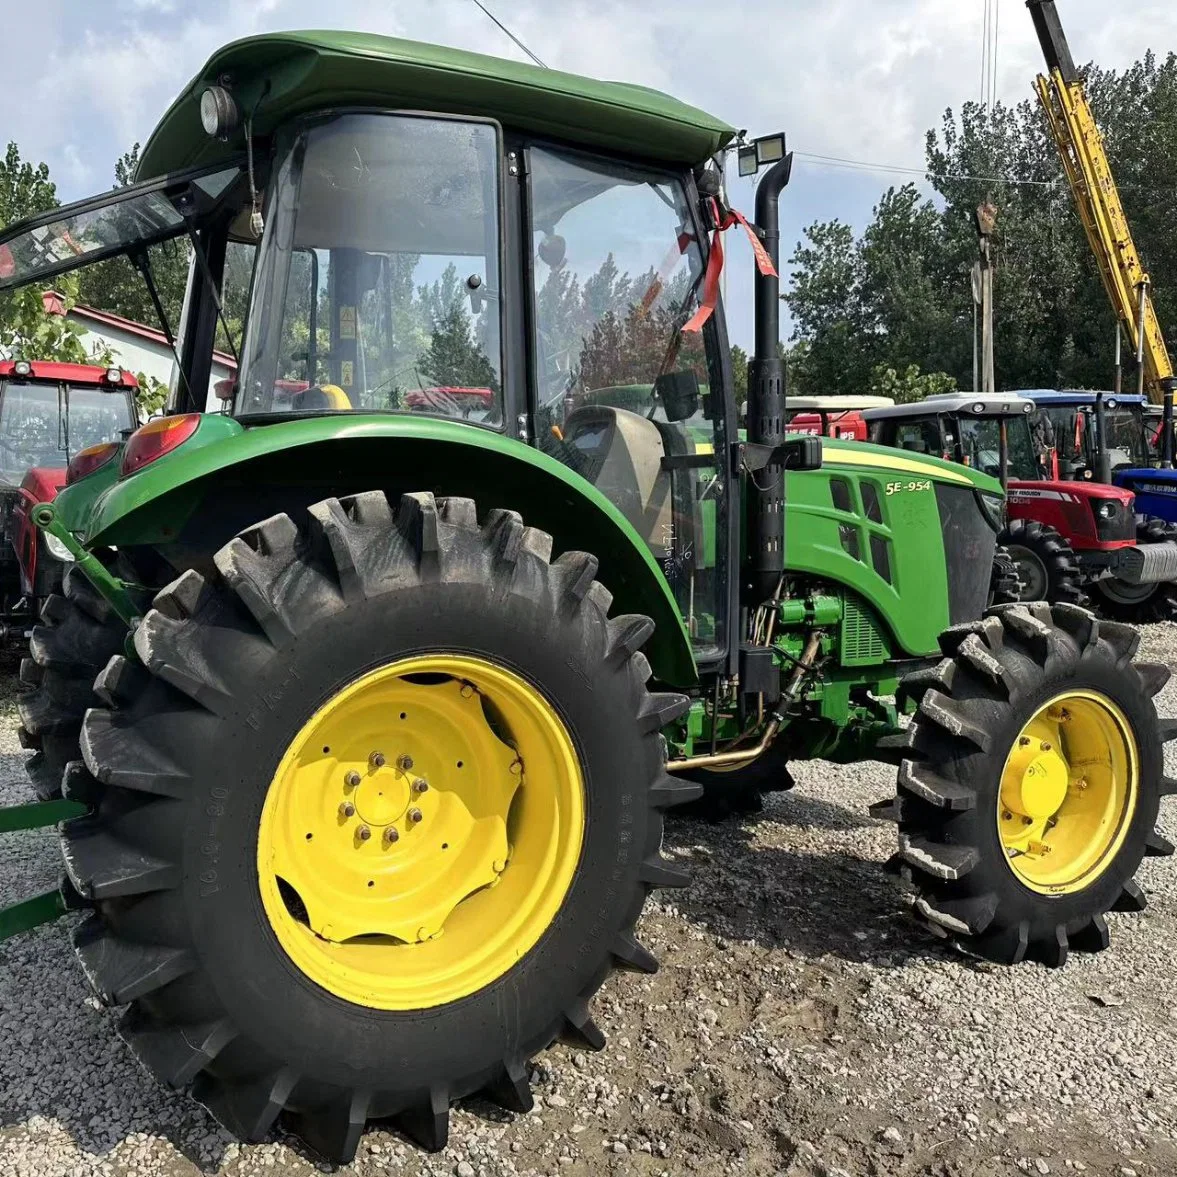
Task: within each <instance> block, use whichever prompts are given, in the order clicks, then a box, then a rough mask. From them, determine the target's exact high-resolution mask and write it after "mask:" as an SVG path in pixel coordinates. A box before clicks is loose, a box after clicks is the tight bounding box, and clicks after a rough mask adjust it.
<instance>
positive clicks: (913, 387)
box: [869, 364, 956, 405]
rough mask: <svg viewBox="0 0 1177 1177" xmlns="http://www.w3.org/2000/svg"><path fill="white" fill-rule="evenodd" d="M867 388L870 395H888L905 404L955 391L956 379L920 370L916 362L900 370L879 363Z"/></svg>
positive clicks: (897, 402)
mask: <svg viewBox="0 0 1177 1177" xmlns="http://www.w3.org/2000/svg"><path fill="white" fill-rule="evenodd" d="M869 388H870V394H871V395H872V396H889V397H890V398H891V399H892V400H893V401H894V402H895V403H896V404H897V405H907V404H911V403H912V402H914V401H922V400H923V399H924V397H927V396H940V395H942V394H943V393H946V392H955V391H956V381H955V380H954V379H953V378H952V377H951V376H948V375H946V374H945V373H944V372H921V371H920V370H919V366H918V365H917V364H908V365H907V366H906V367H905V368H903V369H901V370H897V369H895V368H888V367H885V366H884V365H882V364H879V365H878V366H877V367H876V368H875V370H874V371H873V372H872V373H871V379H870V385H869Z"/></svg>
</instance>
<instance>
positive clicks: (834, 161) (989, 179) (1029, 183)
mask: <svg viewBox="0 0 1177 1177" xmlns="http://www.w3.org/2000/svg"><path fill="white" fill-rule="evenodd" d="M793 154H794V155H795V156H796V157H797V158H798V159H805V160H810V161H812V162H813V163H816V164H819V165H821V166H822V167H831V168H850V169H852V170H856V171H862V172H890V173H894V174H896V175H903V176H924V177H930V176H931V172H930V171H929V170H928V169H927V168H909V167H902V166H901V165H899V164H889V163H868V162H867V161H866V160H862V159H845V158H843V157H842V156H838V155H816V154H814V153H813V152H810V151H794V152H793ZM936 178H937V179H939V180H975V181H977V182H978V183H982V184H1014V185H1022V186H1025V187H1035V188H1049V187H1052V186H1053V185H1055V184H1057V183H1058V180H1057V179H1055V180H1024V179H1021V178H1020V177H1018V176H967V175H960V174H948V175H944V176H937V177H936Z"/></svg>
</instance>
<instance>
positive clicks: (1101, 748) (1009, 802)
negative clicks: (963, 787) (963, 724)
mask: <svg viewBox="0 0 1177 1177" xmlns="http://www.w3.org/2000/svg"><path fill="white" fill-rule="evenodd" d="M1139 780H1140V768H1139V755H1138V753H1137V747H1136V739H1135V737H1134V736H1133V734H1132V728H1131V726H1130V725H1129V723H1128V720H1127V718H1126V717H1125V716H1124V713H1123V712H1122V711H1121V710H1120V708H1119V707H1117V706H1116V705H1115V703H1113V702H1112V701H1111V700H1110V699H1109V698H1107V697H1106V696H1105V695H1101V694H1099V693H1097V692H1095V691H1074V692H1068V693H1064V694H1061V695H1056V696H1055V697H1054V698H1053V699H1051V700H1050V701H1049V702H1047V703H1045V704H1044V705H1043V706H1042V707H1040V708H1039V709H1038V710H1037V711H1036V712H1035V713H1034V716H1033V718H1032V719H1031V720H1030V721H1029V723H1027V724H1026V725H1025V727H1023V728H1022V730H1021V732H1020V733H1019V735H1018V738H1017V740H1016V741H1015V742H1014V746H1013V748H1012V749H1011V750H1010V753H1009V755H1008V756H1007V757H1006V761H1005V768H1004V769H1003V771H1002V774H1001V795H1000V797H999V798H998V805H997V829H998V832H999V834H1000V836H1001V844H1002V847H1003V849H1004V850H1005V854H1006V860H1007V862H1008V863H1009V867H1010V870H1012V871H1013V872H1014V874H1015V875H1016V876H1017V877H1018V880H1019V881H1020V882H1021V883H1023V884H1024V885H1025V886H1027V887H1029V888H1030V889H1031V890H1033V891H1038V892H1041V893H1043V894H1047V895H1061V894H1070V893H1073V892H1076V891H1081V890H1083V889H1084V888H1085V887H1088V886H1090V885H1091V884H1092V883H1093V882H1095V880H1096V879H1098V878H1099V877H1100V875H1102V874H1103V872H1104V871H1105V870H1106V869H1107V867H1108V865H1109V864H1110V863H1111V862H1112V860H1113V859H1114V858H1115V856H1116V854H1117V853H1118V852H1119V850H1120V847H1121V846H1122V845H1123V844H1124V839H1125V837H1126V836H1127V834H1128V828H1129V826H1130V825H1131V823H1132V815H1133V813H1134V812H1135V810H1136V804H1137V797H1138V795H1139Z"/></svg>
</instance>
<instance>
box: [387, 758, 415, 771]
mask: <svg viewBox="0 0 1177 1177" xmlns="http://www.w3.org/2000/svg"><path fill="white" fill-rule="evenodd" d="M380 763H381V764H383V763H384V760H383V758H381V761H380ZM396 766H397V768H399V769H400V770H401V772H408V771H409V769H410V768H412V767H413V758H412V757H411V756H398V757H397V758H396Z"/></svg>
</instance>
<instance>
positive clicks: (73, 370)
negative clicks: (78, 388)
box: [0, 360, 139, 392]
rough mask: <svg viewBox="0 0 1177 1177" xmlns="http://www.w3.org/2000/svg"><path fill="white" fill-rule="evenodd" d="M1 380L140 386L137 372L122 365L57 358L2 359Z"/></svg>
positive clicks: (106, 387)
mask: <svg viewBox="0 0 1177 1177" xmlns="http://www.w3.org/2000/svg"><path fill="white" fill-rule="evenodd" d="M18 369H19V370H18ZM0 380H24V381H44V382H46V383H53V384H59V383H62V382H64V383H66V384H78V385H82V384H88V385H93V386H94V387H95V388H98V389H101V390H104V391H109V392H114V391H116V390H121V389H126V388H138V387H139V381H138V380H137V379H136V378H135V375H134V373H133V372H126V371H124V370H123V369H122V368H115V367H110V368H100V367H98V365H96V364H62V363H57V362H56V361H53V360H0Z"/></svg>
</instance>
